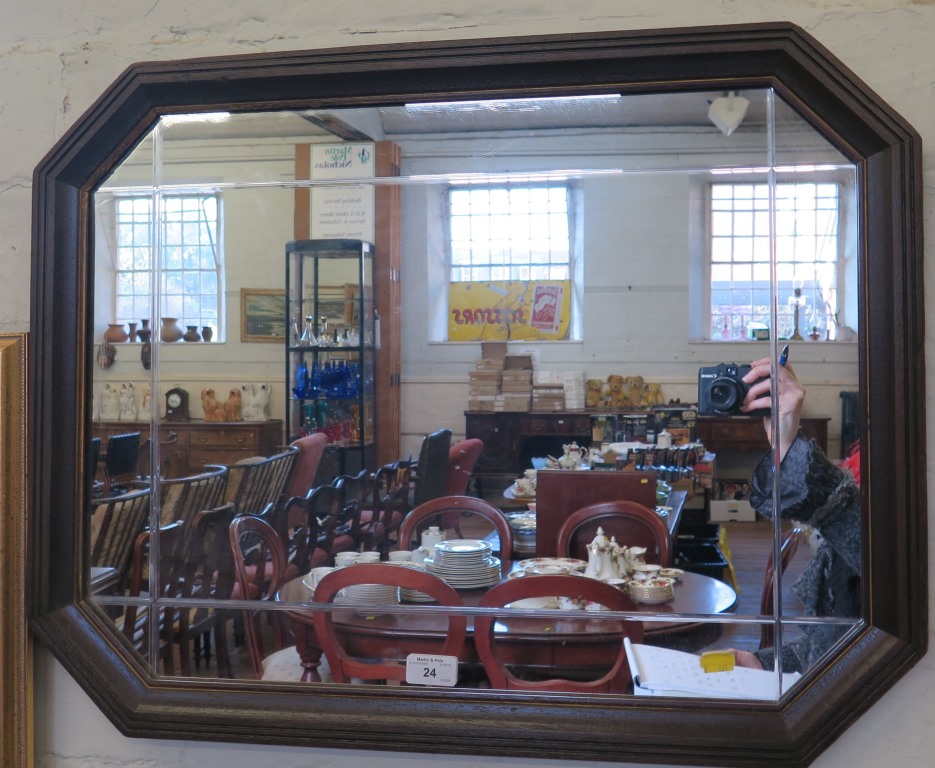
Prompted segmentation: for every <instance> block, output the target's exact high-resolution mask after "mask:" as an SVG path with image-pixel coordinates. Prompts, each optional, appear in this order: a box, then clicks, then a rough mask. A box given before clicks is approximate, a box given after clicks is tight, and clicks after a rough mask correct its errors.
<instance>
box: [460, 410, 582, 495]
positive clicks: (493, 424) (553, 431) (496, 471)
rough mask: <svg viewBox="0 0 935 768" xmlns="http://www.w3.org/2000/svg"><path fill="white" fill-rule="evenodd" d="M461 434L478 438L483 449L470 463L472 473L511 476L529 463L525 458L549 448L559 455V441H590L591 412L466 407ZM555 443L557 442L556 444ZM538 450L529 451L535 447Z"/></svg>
mask: <svg viewBox="0 0 935 768" xmlns="http://www.w3.org/2000/svg"><path fill="white" fill-rule="evenodd" d="M464 419H465V437H467V438H474V437H476V438H478V439H480V440H482V441H483V443H484V451H483V453H481V455H480V459H478V461H477V464H476V465H475V466H474V472H473V477H474V479H475V481H476V482H478V484H479V483H481V482H482V481H483V480H485V479H490V480H498V481H506V480H510V481H512V480H515V479H516V478H517V477H519V476H520V475H521V474H522V473H523V470H524V469H528V468H529V467H530V466H531V464H530V463H529V459H530V458H531V457H532V456H533V455H535V456H544V455H547V454H548V453H550V452H551V455H553V456H560V455H561V452H562V448H561V446H562V443H563V442H564V443H568V442H571V441H572V440H574V441H576V442H577V443H578V444H579V445H590V443H591V413H590V412H588V411H553V412H549V413H539V412H535V413H532V412H515V411H496V412H489V411H485V412H480V411H466V412H465V414H464ZM555 446H558V447H557V448H556V447H555ZM537 448H538V449H539V450H541V451H542V452H541V453H540V452H535V453H534V452H533V451H534V450H535V449H537Z"/></svg>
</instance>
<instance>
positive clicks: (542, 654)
mask: <svg viewBox="0 0 935 768" xmlns="http://www.w3.org/2000/svg"><path fill="white" fill-rule="evenodd" d="M518 568H519V566H518V563H517V562H516V561H514V562H513V563H511V564H510V570H511V571H512V570H515V569H518ZM523 578H535V577H534V576H526V577H523ZM484 591H485V590H483V589H475V590H464V591H460V594H461V599H462V603H463V604H464V605H465V606H468V607H470V606H472V605H477V604H478V603H479V602H480V599H481V597H482V596H483V594H484ZM311 594H312V593H311V590H310V589H309V588H308V587H307V586H306V585H305V584H304V583H303V581H302V578H301V577H300V578H296V579H293V580H291V581H289V582H287V583H286V584H284V585H283V586H282V588H281V589H280V591H279V593H278V594H277V596H276V599H277V600H278V601H279V602H282V603H291V604H294V605H296V606H298V607H295V608H290V609H289V610H287V611H286V614H287V615H288V617H289V620H290V624H291V627H292V631H293V634H294V636H295V640H296V648H297V650H298V653H299V656H300V657H301V660H302V667H303V670H304V671H303V675H302V680H303V682H320V681H321V677H320V675H319V672H318V667H319V665H320V664H321V654H322V651H321V648H320V646H319V643H318V637H317V636H316V634H315V625H314V620H313V616H312V611H311V609H310V608H305V607H302V606H301V604H303V603H306V602H308V601H309V600H310V599H311ZM736 602H737V593H736V592H735V591H734V590H733V589H732V588H731V587H730V586H729V585H727V584H725V583H724V582H723V581H720V580H718V579H714V578H712V577H710V576H705V575H703V574H698V573H691V572H685V573H684V574H683V575H682V577H681V578H680V579H679V581H678V582H677V584H676V588H675V597H674V599H672V600H671V601H669V602H667V603H663V604H662V605H643V604H640V603H636V607H637V609H638V610H639V611H641V612H646V613H647V614H652V617H651V618H650V617H649V616H647V620H645V621H644V622H643V635H644V637H643V642H644V643H647V644H649V645H662V646H666V647H672V648H678V649H679V650H682V651H689V652H694V651H697V650H699V649H700V648H703V647H706V646H707V645H709V644H710V643H712V642H714V641H715V640H716V639H717V638H718V637H719V636H720V634H721V623H720V622H717V621H713V622H712V621H702V620H700V619H699V617H701V616H711V615H716V614H722V613H728V612H730V611H731V610H733V608H734V606H735V605H736ZM552 613H553V612H552V611H550V612H549V614H550V615H549V618H548V619H545V618H542V617H540V616H530V615H528V614H526V615H520V614H519V613H518V614H517V615H516V617H515V618H514V617H509V618H507V617H500V618H498V619H497V624H496V630H495V631H496V632H502V633H503V635H502V637H501V638H500V640H499V641H498V642H499V644H500V646H501V648H502V649H503V653H504V654H505V658H507V659H508V660H511V661H515V662H516V663H521V664H523V665H524V666H528V667H540V668H550V669H565V670H567V669H575V668H581V669H586V668H589V667H593V666H594V659H595V657H599V656H600V654H599V653H598V651H599V649H600V647H601V646H606V647H607V648H608V649H613V648H615V647H619V645H620V624H619V622H614V621H604V622H601V620H600V616H599V613H596V612H594V613H592V612H587V611H560V610H556V611H554V616H553V615H552ZM679 614H682V615H684V618H675V617H676V616H678V615H679ZM667 615H672V617H673V619H672V620H671V621H670V620H668V619H667V618H666V616H667ZM336 623H337V624H338V625H339V627H340V628H341V634H342V636H343V642H344V643H345V646H346V647H347V649H348V651H349V652H350V653H352V654H353V655H355V656H360V657H367V656H371V657H373V658H381V659H386V658H392V657H394V656H395V657H396V658H398V659H399V660H400V661H401V662H404V661H405V659H406V657H407V656H408V655H409V654H410V653H412V652H415V651H419V652H423V653H431V646H432V645H433V644H434V643H435V642H436V641H437V644H438V646H439V647H441V644H442V642H443V640H444V637H445V632H446V630H447V624H448V620H447V618H446V616H445V615H444V613H443V612H440V611H437V610H436V611H411V612H394V613H381V612H371V613H368V612H367V611H366V610H362V609H361V608H359V607H355V608H353V609H351V608H348V609H340V610H338V611H337V618H336ZM459 662H461V663H462V664H465V665H468V666H475V667H478V668H479V667H480V659H479V657H478V655H477V652H476V650H475V648H474V638H473V617H468V637H467V642H466V644H465V647H464V651H463V653H462V658H460V659H459Z"/></svg>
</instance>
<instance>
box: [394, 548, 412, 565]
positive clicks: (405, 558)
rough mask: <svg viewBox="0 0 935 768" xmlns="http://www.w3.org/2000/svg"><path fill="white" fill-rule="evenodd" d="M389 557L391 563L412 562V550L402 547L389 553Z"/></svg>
mask: <svg viewBox="0 0 935 768" xmlns="http://www.w3.org/2000/svg"><path fill="white" fill-rule="evenodd" d="M389 558H390V562H391V563H409V562H412V552H406V551H405V550H402V549H400V550H394V551H392V552H390V553H389Z"/></svg>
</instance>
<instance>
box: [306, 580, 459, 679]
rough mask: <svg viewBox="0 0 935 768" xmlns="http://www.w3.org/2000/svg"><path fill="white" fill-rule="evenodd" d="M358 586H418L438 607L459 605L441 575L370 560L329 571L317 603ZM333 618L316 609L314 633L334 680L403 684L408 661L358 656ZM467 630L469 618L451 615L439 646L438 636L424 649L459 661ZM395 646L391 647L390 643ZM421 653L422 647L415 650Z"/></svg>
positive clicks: (317, 590)
mask: <svg viewBox="0 0 935 768" xmlns="http://www.w3.org/2000/svg"><path fill="white" fill-rule="evenodd" d="M356 584H383V585H387V586H395V587H400V588H402V589H410V590H417V591H419V592H422V593H424V594H425V595H428V596H430V597H432V598H434V599H435V601H436V602H437V603H438V604H439V605H443V606H460V605H461V597H460V595H458V593H457V592H456V591H455V590H454V589H453V588H452V587H450V586H449V585H448V584H446V583H445V582H444V581H442V580H441V579H440V578H438V577H437V576H434V575H433V574H431V573H427V572H425V571H422V570H418V569H416V568H406V567H403V566H399V565H390V564H388V563H368V564H360V565H350V566H347V567H346V568H339V569H337V570H335V571H332V572H331V573H329V574H327V575H326V576H325V577H324V578H323V579H322V580H321V581H320V582H319V583H318V586H317V588H316V589H315V602H316V603H331V602H333V601H334V598H335V596H336V595H337V594H338V592H340V591H341V590H342V589H344V588H345V587H350V586H353V585H356ZM335 625H336V622H335V617H334V615H333V613H332V612H331V611H327V610H316V611H315V631H316V633H317V635H318V640H319V642H320V643H321V647H322V650H323V651H324V654H325V658H327V659H328V665H329V666H330V667H331V676H332V679H333V680H334V682H336V683H348V682H351V678H357V679H361V680H367V681H369V680H382V681H388V682H389V681H394V682H405V680H406V659H405V658H397V655H396V654H394V655H393V656H391V657H386V658H383V659H374V658H369V657H368V658H366V659H360V658H356V657H354V656H353V655H351V653H350V652H349V651H348V649H347V648H346V646H345V645H344V644H343V643H342V635H341V633H339V632H338V631H337V627H336V626H335ZM466 632H467V617H466V616H464V615H460V616H449V617H448V627H447V631H444V630H442V631H440V635H441V634H443V635H444V641H443V644H442V647H441V648H438V647H437V646H436V645H435V643H436V642H437V641H436V639H435V638H429V639H427V641H426V642H427V646H426V648H425V652H426V653H431V654H432V655H443V656H454V657H455V658H458V659H460V658H461V657H462V652H463V649H464V642H465V636H466ZM387 648H388V649H391V648H392V645H391V644H387ZM391 652H392V651H391ZM413 652H418V651H413Z"/></svg>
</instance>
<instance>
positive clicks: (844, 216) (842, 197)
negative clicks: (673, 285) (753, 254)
mask: <svg viewBox="0 0 935 768" xmlns="http://www.w3.org/2000/svg"><path fill="white" fill-rule="evenodd" d="M794 170H795V171H799V172H797V173H796V172H792V171H794ZM783 171H784V172H781V173H779V174H778V176H777V184H778V185H781V186H782V185H790V184H799V183H802V184H833V185H835V186H836V187H837V190H838V198H837V233H836V235H835V237H836V243H835V245H834V249H835V255H836V256H835V260H834V267H833V269H834V283H835V293H836V302H835V307H834V308H833V311H832V315H834V314H835V312H836V314H837V317H829V318H828V322H827V324H826V325H825V326H823V327H821V328H819V330H818V333H819V338H820V339H821V340H842V338H843V337H844V332H842V329H843V328H844V326H847V325H850V326H851V327H856V317H855V316H854V311H852V305H853V303H854V301H855V297H854V296H853V295H851V294H852V293H853V292H852V291H849V290H848V286H849V284H850V283H851V282H854V280H853V278H854V277H855V275H854V274H853V272H854V270H855V269H856V263H855V262H856V259H855V258H851V256H850V254H852V253H855V252H856V250H855V249H856V244H855V243H850V242H848V240H847V237H848V231H849V228H848V226H847V224H848V221H849V217H851V216H852V215H854V212H853V210H852V209H853V200H854V194H855V190H854V184H855V182H854V181H852V180H851V178H850V177H848V175H847V174H843V173H841V172H839V171H838V170H836V169H834V168H833V167H829V168H827V169H815V168H809V169H783ZM804 171H807V173H806V172H804ZM719 184H720V185H725V184H739V185H752V184H757V185H764V186H765V185H767V184H768V181H767V179H766V175H765V173H762V172H760V173H755V172H753V171H752V170H751V171H750V172H749V173H748V174H738V173H737V172H736V171H732V172H731V175H730V177H729V178H726V177H723V176H718V177H714V178H712V177H707V178H706V179H705V181H704V184H703V185H702V189H703V191H702V192H701V193H702V195H703V205H702V210H703V212H704V220H703V222H700V223H701V227H700V229H699V232H701V233H703V236H702V237H700V238H695V243H696V245H697V244H701V247H700V248H697V249H693V250H696V253H695V256H694V257H693V263H695V264H696V265H698V267H701V269H698V268H693V270H692V273H693V275H694V277H693V279H692V283H693V284H695V285H698V284H699V283H700V284H701V285H703V290H699V291H693V294H694V299H693V301H692V305H693V307H694V310H693V312H692V317H693V322H692V334H691V335H692V338H693V339H695V340H697V341H711V342H715V343H722V342H732V343H743V342H752V341H756V340H757V339H756V338H755V336H754V334H753V332H752V329H748V330H747V332H746V333H745V334H744V335H739V334H738V335H733V336H730V337H728V338H724V337H717V336H715V334H714V333H713V332H712V330H713V322H714V316H713V312H712V271H713V224H712V215H713V211H712V191H713V188H714V186H715V185H719ZM699 191H700V190H699ZM763 215H764V216H768V209H767V210H766V211H764V213H763ZM777 219H779V217H778V216H777ZM780 225H781V222H779V221H777V227H779V226H780ZM781 237H782V235H781V234H780V238H781ZM765 239H766V240H767V247H768V237H767V238H765ZM779 247H782V246H779ZM762 263H763V266H764V269H768V267H769V263H768V255H767V257H766V260H765V261H764V262H762ZM781 263H784V264H788V263H789V260H785V261H783V262H781ZM783 269H784V268H783ZM766 279H767V280H768V277H767V278H766ZM780 280H782V281H783V282H788V281H787V280H785V279H783V276H782V275H780ZM785 293H789V294H790V296H791V293H792V289H791V287H790V289H789V290H788V291H785V292H784V294H785ZM784 298H785V299H788V298H789V297H786V296H785V295H783V296H780V307H779V310H780V314H781V317H780V323H781V325H780V329H779V335H780V336H783V337H785V336H788V335H789V334H791V333H792V328H793V316H794V305H793V304H792V303H791V302H788V303H787V302H786V301H784V300H783V299H784ZM808 301H809V303H808V307H809V308H810V307H811V306H812V302H813V301H814V296H812V297H809V299H808ZM806 311H807V308H804V307H803V308H800V318H799V333H800V336H801V337H803V338H806V339H807V338H808V336H809V334H810V333H811V332H812V325H813V323H811V322H810V321H809V320H808V316H807V314H806ZM849 321H850V322H849ZM766 324H767V325H768V322H767V323H766ZM839 324H840V326H839Z"/></svg>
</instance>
